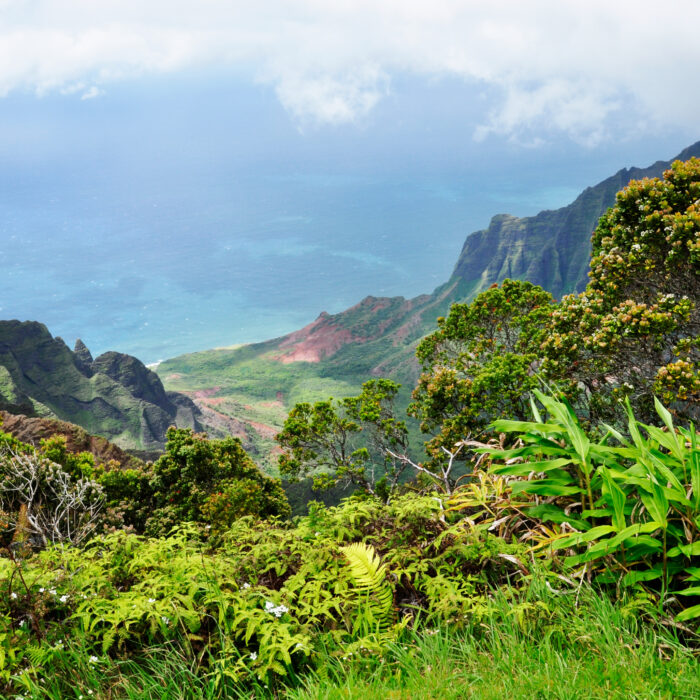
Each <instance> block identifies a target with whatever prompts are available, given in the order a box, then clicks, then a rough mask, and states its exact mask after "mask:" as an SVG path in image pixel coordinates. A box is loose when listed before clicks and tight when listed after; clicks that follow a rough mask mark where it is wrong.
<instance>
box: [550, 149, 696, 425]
mask: <svg viewBox="0 0 700 700" xmlns="http://www.w3.org/2000/svg"><path fill="white" fill-rule="evenodd" d="M699 200H700V160H698V159H696V158H692V159H691V160H689V161H687V162H685V163H681V162H675V163H674V164H673V165H672V167H671V169H670V170H668V171H667V172H666V173H665V174H664V178H663V179H658V178H657V179H653V180H642V181H633V182H631V183H630V184H629V186H628V187H627V188H625V189H624V190H623V191H622V192H620V193H619V194H618V197H617V203H616V205H615V206H614V207H612V208H611V209H610V210H609V211H608V213H607V214H606V215H605V216H603V218H602V219H601V221H600V224H599V226H598V228H597V229H596V232H595V233H594V236H593V258H592V261H591V273H590V283H589V285H588V288H587V289H586V292H585V293H584V294H581V295H579V296H567V297H564V299H563V300H562V302H561V304H560V306H559V307H558V309H557V310H556V311H555V312H554V313H553V315H552V323H551V329H550V331H549V332H548V334H547V337H546V338H545V340H544V342H543V345H542V350H543V353H544V362H543V366H542V371H543V372H544V373H545V374H546V376H548V377H550V378H553V379H557V380H559V381H562V382H566V383H568V385H569V387H570V389H569V391H570V393H574V392H575V391H576V390H580V389H581V388H583V389H584V392H585V399H586V403H587V405H588V410H589V412H590V413H591V418H592V419H593V420H595V419H597V418H605V419H609V418H610V417H611V415H613V414H614V411H615V407H616V402H617V399H619V398H621V397H623V396H628V397H629V398H630V401H631V403H632V405H633V407H634V408H635V411H636V412H637V414H638V415H639V416H640V417H641V418H642V419H643V420H646V421H651V420H653V419H654V417H655V413H654V406H653V401H652V396H653V394H654V393H657V394H658V395H660V396H661V397H662V398H663V400H664V401H665V402H666V403H668V404H670V406H671V409H672V410H673V411H674V412H675V413H676V414H677V415H679V416H680V417H686V418H693V419H697V418H698V416H699V415H700V414H698V410H697V407H698V405H700V404H699V403H698V399H700V340H699V338H700V304H699V300H700V252H699V251H700V211H699V210H698V206H699V205H698V201H699Z"/></svg>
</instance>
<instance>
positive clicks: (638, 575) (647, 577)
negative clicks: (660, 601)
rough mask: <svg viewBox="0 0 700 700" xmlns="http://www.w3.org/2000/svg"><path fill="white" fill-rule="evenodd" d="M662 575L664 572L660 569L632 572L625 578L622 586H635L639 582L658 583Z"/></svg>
mask: <svg viewBox="0 0 700 700" xmlns="http://www.w3.org/2000/svg"><path fill="white" fill-rule="evenodd" d="M662 575H663V571H662V570H661V569H660V568H654V569H649V570H647V571H630V572H629V573H628V574H625V575H624V576H623V578H622V585H623V586H633V585H634V584H635V583H638V582H639V581H656V580H657V579H660V578H661V576H662Z"/></svg>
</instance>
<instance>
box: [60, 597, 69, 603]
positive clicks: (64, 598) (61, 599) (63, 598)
mask: <svg viewBox="0 0 700 700" xmlns="http://www.w3.org/2000/svg"><path fill="white" fill-rule="evenodd" d="M68 598H69V596H67V595H62V596H61V597H60V598H59V600H60V601H61V602H62V603H67V602H68Z"/></svg>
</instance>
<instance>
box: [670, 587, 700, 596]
mask: <svg viewBox="0 0 700 700" xmlns="http://www.w3.org/2000/svg"><path fill="white" fill-rule="evenodd" d="M675 595H700V586H691V587H690V588H684V589H683V590H682V591H676V592H675Z"/></svg>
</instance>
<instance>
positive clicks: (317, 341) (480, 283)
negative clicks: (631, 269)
mask: <svg viewBox="0 0 700 700" xmlns="http://www.w3.org/2000/svg"><path fill="white" fill-rule="evenodd" d="M693 155H700V142H699V143H696V144H695V145H693V146H691V147H689V148H687V149H686V150H685V151H683V152H682V153H681V154H679V156H678V158H679V159H687V158H689V157H691V156H693ZM669 164H670V161H658V162H657V163H654V164H653V165H652V166H650V167H648V168H645V169H639V168H632V169H623V170H620V171H619V172H617V173H616V174H615V175H613V176H612V177H610V178H608V179H606V180H604V181H603V182H601V183H599V184H598V185H596V186H595V187H589V188H587V189H586V190H585V191H584V192H582V193H581V195H580V196H579V197H577V198H576V200H575V201H574V202H572V203H571V204H570V205H568V206H566V207H563V208H561V209H557V210H556V211H543V212H540V213H539V214H537V215H536V216H532V217H527V218H517V217H514V216H509V215H500V216H496V217H494V218H493V219H492V221H491V224H490V226H489V227H488V228H487V229H485V230H483V231H477V232H475V233H473V234H471V235H470V236H468V237H467V239H466V241H465V244H464V248H463V250H462V253H461V255H460V257H459V259H458V261H457V263H456V265H455V268H454V272H453V274H452V276H451V277H450V279H449V280H448V281H447V282H446V283H445V284H443V285H441V286H440V287H438V288H437V289H436V290H435V291H434V292H433V293H432V294H425V295H422V296H419V297H415V298H414V299H405V298H403V297H392V298H385V297H384V298H382V297H372V296H369V297H366V298H365V299H363V300H362V301H361V302H360V303H359V304H356V305H355V306H353V307H351V308H350V309H347V310H346V311H343V312H341V313H339V314H335V315H329V314H327V313H325V312H324V313H322V314H321V315H320V316H319V317H318V318H317V319H316V320H315V321H313V322H312V323H310V324H309V325H307V326H306V327H304V328H302V329H300V330H298V331H296V332H294V333H290V334H289V335H287V336H284V337H282V338H277V339H274V340H270V341H267V342H265V343H258V344H255V345H247V346H243V347H238V348H232V349H219V350H210V351H205V352H199V353H194V354H190V355H183V356H181V357H176V358H174V359H171V360H168V361H166V362H163V363H162V364H161V365H160V366H159V367H158V369H157V372H158V374H159V376H160V378H161V379H162V381H163V383H164V385H165V386H166V388H168V389H171V390H174V391H178V392H183V393H185V394H187V395H188V396H189V397H190V398H192V399H193V400H194V401H195V403H196V404H197V405H198V406H199V408H200V409H201V410H202V412H203V415H204V420H205V421H206V423H207V426H208V428H209V430H210V431H213V434H217V431H220V432H221V433H231V434H234V435H238V436H239V437H241V438H242V439H243V441H244V443H245V444H246V445H247V447H248V448H249V449H250V450H252V451H253V453H254V454H255V456H256V459H257V460H258V461H259V462H260V463H261V464H262V465H263V467H264V468H265V469H266V470H267V471H270V472H271V473H274V472H275V462H276V457H275V446H274V441H273V440H272V437H273V435H274V434H275V432H277V430H278V429H279V428H280V427H281V425H282V423H283V421H284V418H285V416H286V414H287V412H288V411H289V409H290V408H291V407H292V406H294V404H295V403H297V402H299V401H314V400H321V399H326V398H328V397H329V396H333V397H335V398H342V397H345V396H349V395H352V394H355V393H357V392H358V391H359V388H360V386H361V384H362V382H364V381H366V380H367V379H369V378H371V377H374V376H384V377H389V378H391V379H394V380H395V381H398V382H400V383H401V384H403V387H404V388H403V390H402V393H401V394H400V396H399V402H398V403H399V409H400V410H401V411H403V409H404V408H405V407H406V406H407V405H408V403H409V401H410V391H411V388H412V387H413V386H414V385H415V383H416V380H417V378H418V374H419V367H418V364H417V361H416V359H415V357H414V351H415V347H416V344H417V342H418V340H419V339H420V338H421V337H423V336H424V335H425V334H427V333H429V332H431V331H432V330H433V329H434V327H435V321H436V319H437V317H438V316H443V315H446V314H447V312H448V311H449V307H450V305H451V304H453V303H455V302H460V301H469V300H471V299H473V298H474V297H475V296H476V295H477V294H478V293H479V292H482V291H484V290H485V289H487V288H488V287H489V286H491V285H492V284H495V283H499V282H501V281H503V280H504V279H506V278H509V277H510V278H514V279H523V280H528V281H530V282H533V283H534V284H539V285H540V286H542V287H544V288H545V289H547V290H548V291H550V292H551V293H552V294H553V295H554V296H555V297H560V296H561V295H563V294H566V293H570V292H574V291H578V290H581V289H582V288H583V287H584V286H585V284H586V281H587V274H588V264H589V258H590V237H591V233H592V231H593V230H594V229H595V227H596V225H597V223H598V220H599V218H600V217H601V215H602V214H603V213H604V212H605V211H606V210H607V209H608V208H609V207H610V206H612V204H613V203H614V202H615V196H616V193H617V192H618V191H619V190H620V189H621V188H622V187H624V186H625V185H626V184H627V183H628V182H629V181H630V180H631V179H639V178H643V177H656V176H660V175H661V174H662V173H663V171H664V170H665V169H667V168H668V166H669ZM413 431H414V433H416V434H417V429H416V428H415V426H414V427H413Z"/></svg>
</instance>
